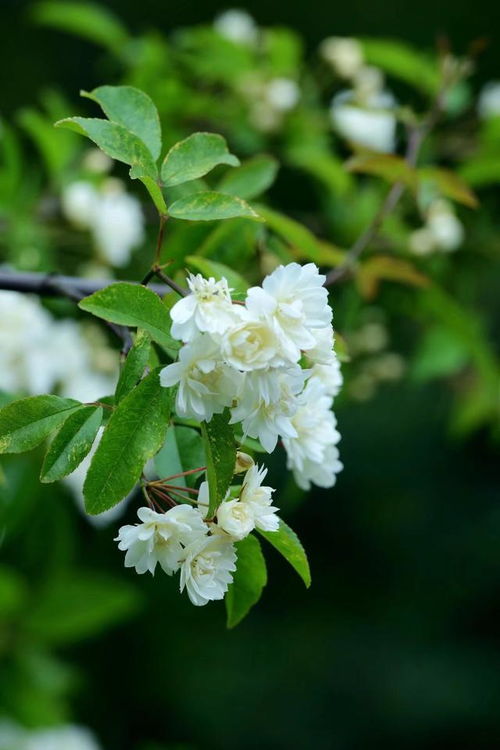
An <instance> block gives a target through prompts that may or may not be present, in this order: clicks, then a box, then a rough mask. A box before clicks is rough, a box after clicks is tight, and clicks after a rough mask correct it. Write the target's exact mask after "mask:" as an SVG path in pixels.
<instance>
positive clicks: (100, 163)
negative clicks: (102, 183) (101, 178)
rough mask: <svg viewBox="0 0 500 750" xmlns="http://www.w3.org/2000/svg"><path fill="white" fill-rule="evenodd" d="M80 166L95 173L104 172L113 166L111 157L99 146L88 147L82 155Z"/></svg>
mask: <svg viewBox="0 0 500 750" xmlns="http://www.w3.org/2000/svg"><path fill="white" fill-rule="evenodd" d="M82 167H83V168H84V169H87V170H88V171H89V172H94V173H95V174H106V172H110V171H111V169H112V167H113V159H111V158H110V157H109V156H108V155H107V154H105V153H104V151H101V149H100V148H89V149H88V150H87V151H86V152H85V154H84V156H83V159H82Z"/></svg>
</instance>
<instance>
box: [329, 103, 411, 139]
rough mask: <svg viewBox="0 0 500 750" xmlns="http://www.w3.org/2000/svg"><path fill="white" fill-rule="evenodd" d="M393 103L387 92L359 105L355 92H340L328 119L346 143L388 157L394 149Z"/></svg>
mask: <svg viewBox="0 0 500 750" xmlns="http://www.w3.org/2000/svg"><path fill="white" fill-rule="evenodd" d="M395 106H396V101H395V99H394V97H393V96H392V94H390V93H389V92H388V91H384V92H380V93H376V94H374V95H371V96H368V97H367V98H366V99H365V101H364V102H363V103H362V104H361V103H358V100H357V98H356V95H355V92H353V91H341V92H339V93H338V94H336V96H335V97H334V98H333V101H332V105H331V108H330V117H331V120H332V123H333V126H334V127H335V129H336V130H337V132H338V133H339V134H340V135H341V136H343V137H344V138H346V139H347V140H348V141H352V142H353V143H355V144H357V145H359V146H364V147H365V148H368V149H370V150H372V151H378V152H381V153H390V152H392V151H394V148H395V135H396V117H395V116H394V113H393V110H394V107H395Z"/></svg>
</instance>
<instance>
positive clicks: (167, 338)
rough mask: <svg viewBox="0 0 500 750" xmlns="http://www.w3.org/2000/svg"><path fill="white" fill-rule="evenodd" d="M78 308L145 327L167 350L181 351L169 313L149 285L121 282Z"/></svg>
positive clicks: (125, 324)
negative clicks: (171, 325)
mask: <svg viewBox="0 0 500 750" xmlns="http://www.w3.org/2000/svg"><path fill="white" fill-rule="evenodd" d="M78 306H79V307H80V308H81V309H82V310H85V311H86V312H89V313H92V315H96V316H97V317H98V318H103V319H104V320H109V321H110V322H111V323H118V324H119V325H124V326H132V327H134V328H144V330H146V331H147V332H148V333H149V334H150V336H151V338H152V339H153V341H156V342H157V343H158V344H161V346H163V347H164V348H165V349H166V350H167V351H170V352H172V351H174V352H175V351H177V349H179V346H180V344H179V342H178V341H175V339H173V338H172V337H171V335H170V317H169V314H168V311H167V310H166V308H165V306H164V305H163V304H162V301H161V299H160V298H159V297H158V295H157V294H155V293H154V292H152V291H151V289H148V288H147V287H145V286H140V285H139V284H130V283H128V282H125V281H118V282H117V283H116V284H110V285H109V286H107V287H104V289H100V290H99V291H98V292H94V294H91V295H90V297H85V298H84V299H82V300H81V301H80V302H79V303H78Z"/></svg>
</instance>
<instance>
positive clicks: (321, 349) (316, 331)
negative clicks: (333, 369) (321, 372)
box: [305, 326, 335, 365]
mask: <svg viewBox="0 0 500 750" xmlns="http://www.w3.org/2000/svg"><path fill="white" fill-rule="evenodd" d="M311 335H312V337H313V339H314V346H313V347H312V348H311V349H307V350H306V351H305V354H306V356H307V358H308V359H309V360H310V361H311V362H319V363H320V364H323V365H327V364H329V363H330V362H333V361H334V359H335V352H334V350H333V328H332V327H331V326H325V327H324V328H313V329H312V330H311Z"/></svg>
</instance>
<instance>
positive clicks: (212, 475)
mask: <svg viewBox="0 0 500 750" xmlns="http://www.w3.org/2000/svg"><path fill="white" fill-rule="evenodd" d="M230 416H231V415H230V412H229V409H225V410H224V412H223V413H222V414H214V416H213V417H212V419H211V420H210V422H208V423H207V422H202V423H201V434H202V436H203V443H204V446H205V456H206V460H207V480H208V488H209V495H210V498H209V508H208V518H212V517H213V516H214V515H215V512H216V510H217V508H218V507H219V505H220V504H221V502H222V501H223V500H224V498H225V497H226V493H227V491H228V489H229V487H230V484H231V481H232V479H233V476H234V467H235V464H236V442H235V439H234V431H233V428H232V426H231V425H230V424H229V419H230Z"/></svg>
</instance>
